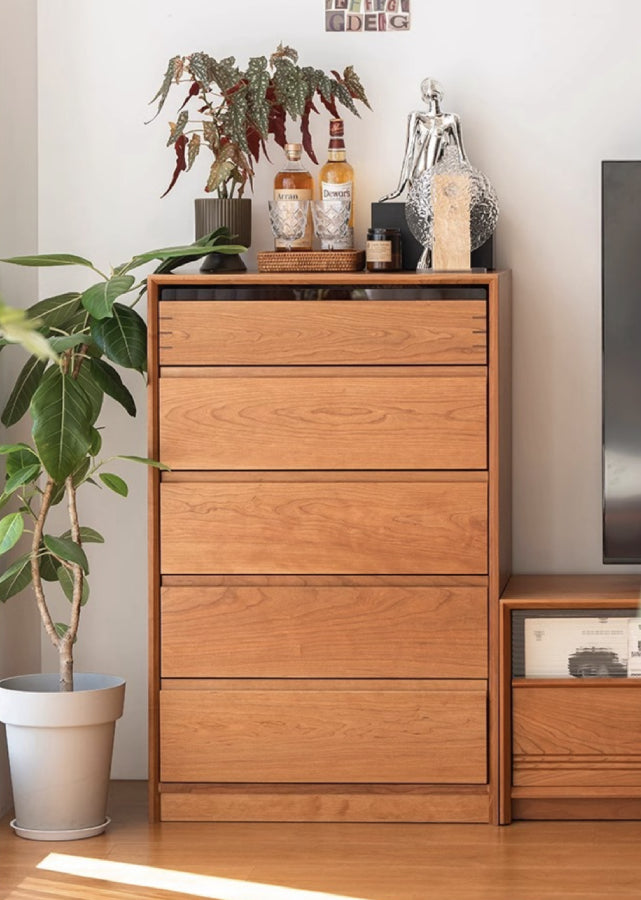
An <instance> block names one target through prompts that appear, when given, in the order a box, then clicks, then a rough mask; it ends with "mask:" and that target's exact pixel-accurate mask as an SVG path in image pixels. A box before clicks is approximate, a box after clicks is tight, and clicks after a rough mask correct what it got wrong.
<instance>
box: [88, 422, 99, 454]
mask: <svg viewBox="0 0 641 900" xmlns="http://www.w3.org/2000/svg"><path fill="white" fill-rule="evenodd" d="M101 450H102V435H101V434H100V432H99V431H98V429H97V428H92V429H91V446H90V447H89V454H90V455H91V456H93V457H94V459H95V458H96V456H98V454H99V453H100V451H101Z"/></svg>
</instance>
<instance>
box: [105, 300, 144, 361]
mask: <svg viewBox="0 0 641 900" xmlns="http://www.w3.org/2000/svg"><path fill="white" fill-rule="evenodd" d="M91 335H92V337H93V339H94V341H95V342H96V343H97V344H98V346H99V347H100V349H101V350H102V351H103V353H104V354H105V355H106V356H107V357H108V358H109V359H110V360H112V362H115V363H118V365H119V366H124V367H125V368H126V369H136V370H137V371H138V372H144V371H145V369H146V367H147V326H146V325H145V321H144V319H142V318H141V317H140V316H139V315H138V313H137V312H135V310H133V309H130V308H129V307H128V306H124V305H123V304H121V303H114V305H113V318H111V319H100V320H99V321H93V322H92V323H91Z"/></svg>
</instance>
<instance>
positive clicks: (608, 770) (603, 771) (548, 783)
mask: <svg viewBox="0 0 641 900" xmlns="http://www.w3.org/2000/svg"><path fill="white" fill-rule="evenodd" d="M513 773H514V774H513V782H514V788H513V789H512V796H513V797H516V796H521V795H520V794H519V793H518V792H519V789H521V788H526V789H527V788H530V787H535V791H534V793H533V794H532V796H537V797H538V796H543V793H542V791H543V790H544V789H545V788H546V787H552V788H553V789H554V790H555V791H558V790H559V789H560V790H566V789H567V788H569V787H575V788H578V789H580V790H581V791H582V792H583V796H585V793H586V792H587V793H588V794H590V795H592V794H594V793H595V792H598V791H599V790H600V789H603V790H604V791H605V792H606V793H607V794H608V796H609V795H610V794H611V792H612V790H613V788H614V787H615V786H620V787H626V788H627V789H628V791H629V789H630V788H631V787H636V788H637V789H638V790H639V791H641V754H638V755H636V756H632V755H630V756H619V757H614V758H613V757H604V758H603V759H597V758H594V757H593V758H591V759H580V758H579V759H575V758H574V757H573V758H572V760H570V761H568V760H567V759H565V760H563V759H561V758H560V757H550V756H543V755H541V756H538V757H537V756H527V757H523V756H520V755H519V756H515V757H514V760H513ZM640 796H641V794H640Z"/></svg>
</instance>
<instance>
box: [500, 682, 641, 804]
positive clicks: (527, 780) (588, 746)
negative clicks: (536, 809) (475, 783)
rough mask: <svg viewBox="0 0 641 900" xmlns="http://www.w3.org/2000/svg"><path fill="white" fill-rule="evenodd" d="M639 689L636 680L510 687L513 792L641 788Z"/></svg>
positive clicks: (640, 695) (640, 697) (640, 685)
mask: <svg viewBox="0 0 641 900" xmlns="http://www.w3.org/2000/svg"><path fill="white" fill-rule="evenodd" d="M639 688H641V683H639V681H638V680H636V679H634V680H633V679H629V680H625V679H622V680H619V681H611V682H601V684H596V683H590V681H589V680H584V681H579V682H574V681H572V682H569V683H568V684H567V685H559V684H558V683H557V684H549V685H541V686H540V687H539V686H535V685H533V684H532V683H531V682H530V683H529V684H527V683H524V684H522V685H519V686H515V688H514V690H513V692H512V719H513V722H512V747H513V762H512V765H513V776H512V783H513V784H514V786H515V788H520V787H523V788H525V787H532V786H540V787H549V788H552V787H559V788H560V787H562V786H567V787H570V786H575V787H585V788H586V791H585V792H584V793H585V794H586V795H588V794H590V792H591V790H594V789H595V788H597V786H598V788H601V789H602V788H606V787H614V786H624V785H629V786H641V694H640V693H639Z"/></svg>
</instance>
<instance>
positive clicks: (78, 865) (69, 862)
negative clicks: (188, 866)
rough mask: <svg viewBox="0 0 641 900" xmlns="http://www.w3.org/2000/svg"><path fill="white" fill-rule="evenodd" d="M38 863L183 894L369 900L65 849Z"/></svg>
mask: <svg viewBox="0 0 641 900" xmlns="http://www.w3.org/2000/svg"><path fill="white" fill-rule="evenodd" d="M37 867H38V868H39V869H46V870H47V871H49V872H60V873H62V874H64V875H76V876H78V877H79V878H96V879H100V880H101V881H111V882H115V883H117V884H126V885H135V886H137V887H144V888H152V889H156V890H159V891H175V892H176V893H179V894H182V895H184V896H191V897H206V898H210V900H367V898H363V897H354V896H350V897H347V896H345V895H343V894H326V893H325V892H324V891H308V890H303V889H299V888H292V887H282V886H280V885H275V884H260V883H258V882H255V881H238V880H236V879H233V878H217V877H216V876H215V875H195V874H193V873H191V872H179V871H176V870H172V869H159V868H157V867H155V866H139V865H132V864H131V863H119V862H114V861H112V860H106V859H92V858H91V857H85V856H68V855H67V854H64V853H50V854H49V855H48V856H46V857H45V858H44V859H43V860H42V862H40V863H38V866H37Z"/></svg>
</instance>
